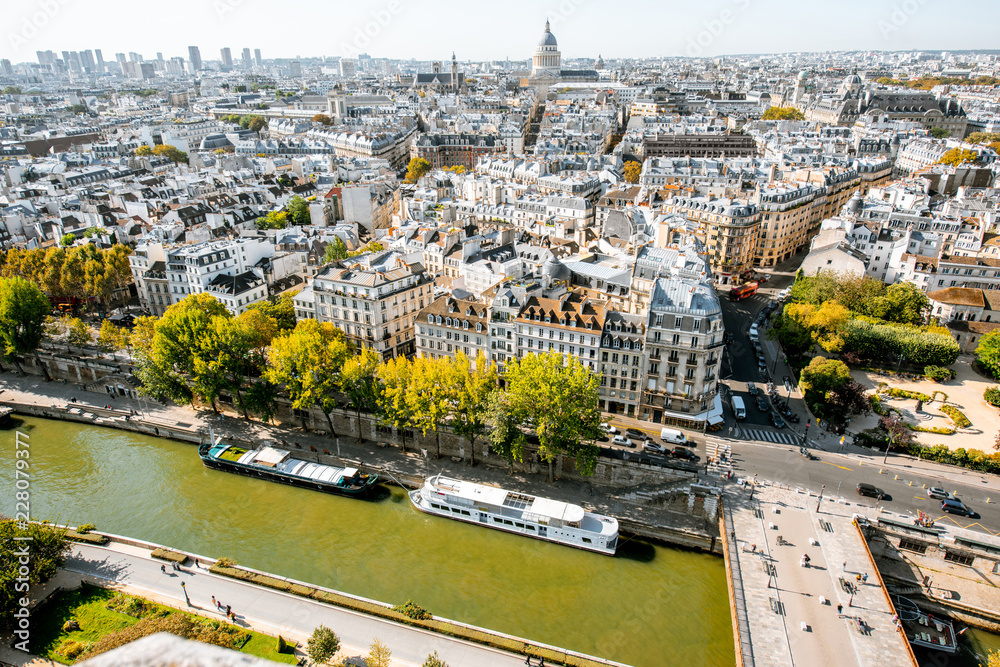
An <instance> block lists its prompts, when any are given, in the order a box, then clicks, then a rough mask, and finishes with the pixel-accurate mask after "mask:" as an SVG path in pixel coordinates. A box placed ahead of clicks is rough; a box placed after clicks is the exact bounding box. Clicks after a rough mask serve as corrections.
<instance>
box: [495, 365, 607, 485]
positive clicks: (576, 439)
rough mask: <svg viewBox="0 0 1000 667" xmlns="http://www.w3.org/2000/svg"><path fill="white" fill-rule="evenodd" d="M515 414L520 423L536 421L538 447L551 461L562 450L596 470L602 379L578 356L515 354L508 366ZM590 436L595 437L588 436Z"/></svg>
mask: <svg viewBox="0 0 1000 667" xmlns="http://www.w3.org/2000/svg"><path fill="white" fill-rule="evenodd" d="M504 380H505V382H506V393H507V396H508V401H509V406H510V410H511V414H512V415H514V417H515V419H516V421H517V422H518V423H520V424H531V425H532V426H533V427H534V429H535V433H536V434H537V435H538V441H539V448H538V453H539V456H541V458H542V460H543V461H545V462H546V463H548V465H549V481H550V482H551V481H553V461H554V460H555V458H556V457H557V456H559V455H561V454H568V455H570V456H573V457H574V458H575V459H576V466H577V469H578V470H579V471H580V472H581V473H582V474H584V475H592V474H593V473H594V467H595V466H596V465H597V453H598V451H599V450H598V448H597V447H596V446H595V445H594V444H593V441H594V440H595V439H596V438H597V437H599V435H600V433H601V431H600V424H601V410H600V406H599V402H598V379H597V376H596V375H594V374H593V373H592V372H591V371H590V370H589V369H588V368H587V367H585V366H584V365H583V364H582V363H580V362H579V361H578V360H577V359H576V358H575V357H569V358H564V356H563V355H561V354H556V353H547V354H529V355H527V356H525V357H522V358H520V359H515V360H514V361H512V362H511V363H509V364H508V365H507V368H506V369H505V371H504ZM588 441H589V442H588Z"/></svg>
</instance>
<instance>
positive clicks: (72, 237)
mask: <svg viewBox="0 0 1000 667" xmlns="http://www.w3.org/2000/svg"><path fill="white" fill-rule="evenodd" d="M75 241H76V234H63V237H62V238H61V239H59V245H61V246H62V247H64V248H68V247H70V246H71V245H73V243H74V242H75Z"/></svg>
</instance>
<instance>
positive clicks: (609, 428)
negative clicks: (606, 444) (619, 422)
mask: <svg viewBox="0 0 1000 667" xmlns="http://www.w3.org/2000/svg"><path fill="white" fill-rule="evenodd" d="M601 430H602V431H604V432H605V433H617V432H618V429H616V428H615V427H614V426H612V425H611V424H608V423H606V422H602V423H601Z"/></svg>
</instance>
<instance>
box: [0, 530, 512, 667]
mask: <svg viewBox="0 0 1000 667" xmlns="http://www.w3.org/2000/svg"><path fill="white" fill-rule="evenodd" d="M161 564H162V563H161V562H160V561H156V560H153V559H152V558H150V557H149V556H141V555H138V554H136V553H135V549H119V545H115V544H114V543H112V546H111V547H110V548H108V547H96V546H92V545H84V544H74V545H73V550H72V553H71V554H70V556H69V558H68V559H67V562H66V565H65V570H63V571H62V572H61V573H60V575H58V577H60V579H59V582H58V583H59V585H63V586H66V587H72V586H73V585H75V584H77V583H78V582H79V581H91V582H93V583H98V584H100V585H104V586H108V585H113V587H115V588H119V589H122V590H124V591H125V592H127V593H131V594H135V595H141V596H143V597H146V598H149V599H151V600H153V601H155V602H159V603H162V604H165V605H169V606H172V607H175V608H178V609H185V608H189V609H190V610H191V611H192V612H194V613H196V614H199V615H202V616H208V617H213V618H219V619H220V620H223V619H224V616H223V615H222V614H221V613H219V612H218V611H217V610H216V609H215V608H214V605H213V604H212V602H211V597H212V596H213V595H214V596H215V598H216V599H218V600H220V601H222V602H223V603H224V604H226V605H231V606H232V608H233V612H234V613H235V614H236V619H237V620H236V624H237V625H242V626H244V627H249V628H252V629H254V630H257V631H259V632H263V633H266V634H269V635H272V636H276V635H278V634H281V635H282V636H283V637H287V638H290V639H293V640H294V641H296V642H298V643H299V644H300V645H303V646H304V645H305V642H306V640H307V639H308V638H309V635H311V634H312V631H313V630H314V629H315V628H316V626H318V625H325V626H327V627H329V628H331V629H332V630H333V631H334V632H336V633H337V634H338V635H339V636H340V638H341V641H342V643H343V647H342V649H341V655H346V656H363V655H366V654H367V653H368V647H369V646H370V645H371V643H372V641H373V640H374V639H376V638H378V639H380V640H381V641H383V642H384V643H385V644H386V645H387V646H389V648H390V649H391V650H392V664H393V665H399V666H401V667H417V666H418V665H421V664H422V663H423V661H424V659H425V658H426V657H427V655H428V654H430V653H431V652H433V651H437V653H438V655H439V656H440V657H441V659H442V660H444V661H446V662H448V663H449V664H452V665H499V666H500V667H518V666H520V665H523V664H524V658H523V656H514V655H511V654H508V653H503V652H501V651H498V650H495V649H491V648H488V647H486V646H480V645H478V644H470V643H468V642H465V641H461V640H458V639H452V638H449V637H445V636H443V635H438V634H435V633H431V632H427V631H425V630H421V629H419V628H414V627H410V626H406V625H400V624H398V623H393V622H391V621H387V620H384V619H380V618H377V617H373V616H365V615H363V614H359V613H356V612H353V611H349V610H346V609H341V608H338V607H333V606H330V605H327V604H322V603H320V602H315V601H313V600H309V599H307V598H302V597H298V596H295V595H290V594H287V593H282V592H280V591H275V590H272V589H268V588H263V587H260V586H255V585H252V584H248V583H246V582H243V581H238V580H235V579H229V578H228V577H220V576H217V575H214V574H211V573H210V572H208V571H207V570H203V569H197V568H194V567H190V566H188V567H183V568H182V569H181V570H180V571H179V572H173V571H170V570H168V572H167V573H163V572H161V570H160V565H161ZM181 581H183V582H184V583H185V588H186V590H187V593H188V595H189V596H190V600H191V606H190V607H187V606H186V605H185V601H184V595H183V593H182V589H181V587H180V582H181ZM112 582H113V583H112ZM50 583H54V582H50ZM0 659H3V660H5V661H8V662H12V663H13V664H16V665H35V664H45V665H48V664H50V663H49V662H48V661H47V660H44V661H39V660H35V661H31V660H30V658H29V657H28V656H27V654H24V653H21V652H19V651H13V650H8V651H5V652H4V653H3V654H2V655H0Z"/></svg>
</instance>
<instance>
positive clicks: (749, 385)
mask: <svg viewBox="0 0 1000 667" xmlns="http://www.w3.org/2000/svg"><path fill="white" fill-rule="evenodd" d="M758 391H759V389H757V385H755V384H754V383H753V382H747V393H748V394H750V395H751V396H756V395H757V392H758Z"/></svg>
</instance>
